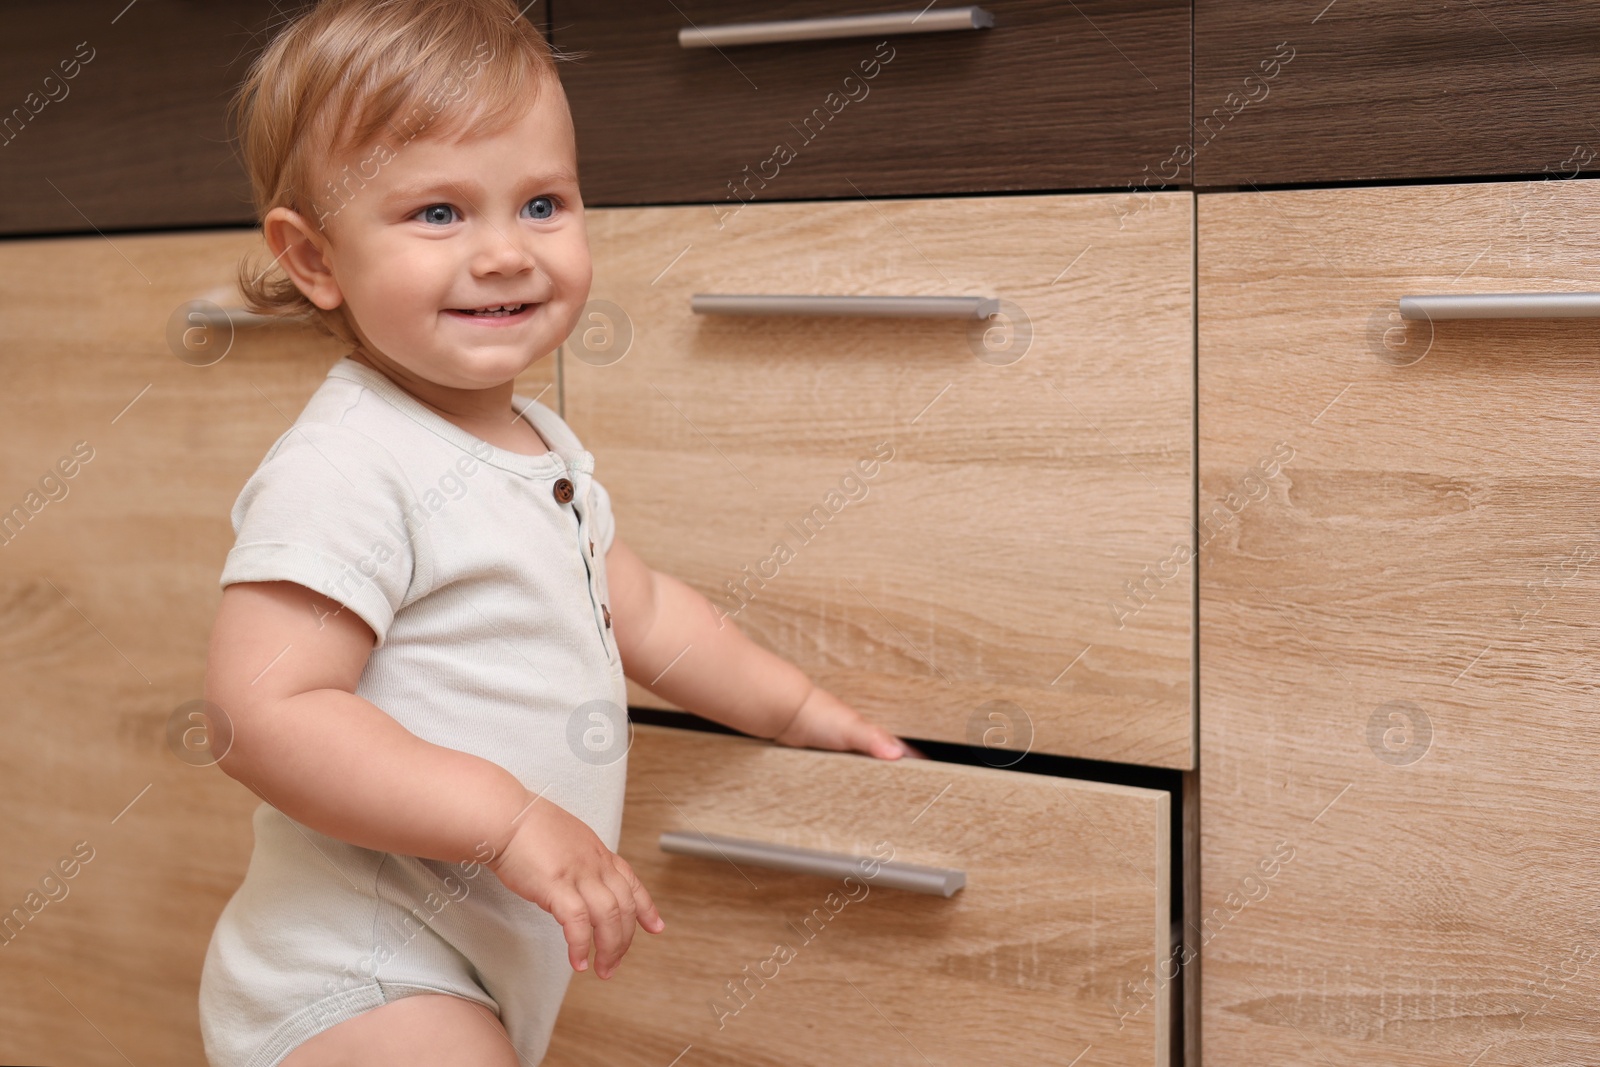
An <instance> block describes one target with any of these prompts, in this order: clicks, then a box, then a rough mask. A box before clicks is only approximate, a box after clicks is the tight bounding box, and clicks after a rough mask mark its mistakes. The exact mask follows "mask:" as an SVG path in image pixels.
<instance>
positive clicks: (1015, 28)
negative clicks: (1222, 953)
mask: <svg viewBox="0 0 1600 1067" xmlns="http://www.w3.org/2000/svg"><path fill="white" fill-rule="evenodd" d="M920 6H921V5H918V4H902V5H899V6H898V7H897V6H896V5H895V4H894V3H889V4H887V5H885V4H882V3H867V4H863V3H860V2H859V0H857V2H853V3H850V2H846V3H840V2H838V0H782V2H776V3H767V4H762V5H760V6H759V8H755V7H752V6H751V5H750V4H743V3H735V2H732V0H697V2H693V3H691V2H687V0H685V2H680V3H677V4H657V3H646V2H642V0H609V2H601V3H583V4H576V3H573V4H568V3H557V4H555V5H554V6H553V8H552V12H551V27H552V29H551V39H552V41H553V42H554V43H555V44H556V45H557V46H558V47H560V48H562V49H563V50H566V51H569V52H571V51H578V52H581V53H583V55H582V58H580V59H578V60H577V61H576V62H572V63H570V64H564V65H563V67H562V81H563V83H564V84H565V85H566V89H567V97H568V99H569V100H570V101H571V104H572V112H573V118H574V120H575V122H576V125H577V133H578V158H579V159H580V160H582V178H583V188H584V200H585V202H586V203H588V204H590V205H591V206H598V205H617V204H652V203H654V204H662V203H681V202H695V203H698V202H709V203H725V204H727V205H729V206H735V205H737V204H738V203H739V202H741V201H749V200H752V199H754V200H758V201H769V200H773V199H782V200H793V199H799V198H803V197H848V198H854V197H858V196H862V195H873V196H875V195H880V194H902V195H903V194H924V193H935V192H982V191H993V190H1002V189H1071V188H1096V187H1097V188H1108V187H1111V188H1122V187H1124V186H1126V185H1127V184H1128V183H1129V182H1131V181H1134V180H1136V179H1137V178H1138V176H1139V175H1140V174H1141V173H1142V170H1143V168H1144V167H1145V166H1146V165H1148V166H1150V167H1151V168H1152V169H1153V168H1154V167H1155V166H1156V165H1157V164H1158V163H1159V162H1160V161H1161V160H1162V159H1164V158H1166V157H1167V156H1168V155H1169V154H1170V152H1171V150H1172V146H1173V145H1175V144H1178V143H1180V142H1182V141H1184V140H1186V139H1187V138H1188V134H1189V80H1190V78H1189V48H1190V34H1189V5H1188V3H1187V2H1184V0H1079V2H1078V3H1076V4H1058V3H1053V2H1050V0H994V2H991V3H985V4H983V5H982V7H983V9H984V10H986V11H988V12H990V13H991V14H992V15H993V17H994V25H993V27H992V28H989V29H978V30H963V31H950V32H939V33H910V34H907V33H899V34H877V35H874V36H869V37H852V38H846V39H833V40H811V41H794V42H787V43H777V44H758V45H748V46H732V45H729V46H726V47H723V48H721V49H714V48H687V49H686V48H683V47H681V46H680V45H679V43H678V31H679V30H680V29H683V28H690V27H698V28H701V29H709V28H711V27H714V26H718V25H722V24H727V23H739V22H748V21H752V20H761V21H766V20H794V19H815V18H819V17H826V16H841V15H859V14H864V13H880V12H883V11H902V10H907V9H909V10H910V11H911V13H913V14H915V12H916V9H917V8H919V7H920ZM1177 180H1178V181H1184V182H1186V181H1187V180H1188V171H1187V169H1186V168H1185V169H1183V170H1182V171H1181V174H1180V176H1179V178H1178V179H1177Z"/></svg>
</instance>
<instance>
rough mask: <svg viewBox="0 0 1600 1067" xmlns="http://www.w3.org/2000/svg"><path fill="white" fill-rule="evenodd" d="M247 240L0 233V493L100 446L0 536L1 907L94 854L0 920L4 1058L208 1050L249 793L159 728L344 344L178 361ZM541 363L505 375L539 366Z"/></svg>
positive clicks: (292, 341) (188, 695)
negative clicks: (76, 452) (274, 450)
mask: <svg viewBox="0 0 1600 1067" xmlns="http://www.w3.org/2000/svg"><path fill="white" fill-rule="evenodd" d="M129 17H132V15H130V16H129ZM256 240H257V239H256V238H255V237H254V236H253V235H252V234H251V233H250V232H246V231H226V232H214V233H206V234H189V235H167V236H159V237H137V238H135V237H124V236H115V237H113V238H112V242H114V243H111V242H107V241H106V240H104V239H103V238H100V237H90V238H81V239H80V238H71V239H64V240H52V241H13V242H6V243H5V244H3V245H0V336H4V337H5V338H6V341H7V343H6V345H5V348H4V351H3V352H0V366H3V371H0V377H3V379H4V381H5V383H6V389H5V390H4V391H3V392H0V510H3V511H6V512H9V510H10V509H11V507H12V506H13V505H16V504H22V503H24V502H25V500H26V496H27V494H28V492H29V491H30V490H31V491H39V490H40V485H39V482H40V479H41V478H42V477H43V476H45V475H46V474H48V473H50V472H51V471H52V470H54V469H56V466H55V465H56V464H57V462H58V460H60V459H61V458H62V457H63V456H70V455H71V454H72V450H73V446H74V444H75V443H76V442H79V441H85V442H87V443H88V446H89V447H90V448H92V449H93V458H92V459H90V460H89V461H88V462H87V463H85V464H81V465H80V466H78V467H77V468H76V470H75V473H74V475H73V476H72V477H71V478H68V479H62V480H61V484H64V486H65V487H66V490H67V492H66V495H65V496H61V497H60V498H59V499H56V500H53V501H50V502H49V503H47V504H45V505H44V506H43V508H42V509H41V510H40V511H39V512H38V513H37V514H34V515H32V516H31V518H29V519H28V521H27V522H26V524H25V525H23V526H22V527H21V529H20V532H17V533H15V534H14V535H13V536H12V539H11V540H10V541H9V542H8V543H5V544H3V545H0V686H3V688H4V691H5V693H6V702H5V723H6V744H5V745H4V747H3V749H0V813H3V814H4V818H3V819H0V917H3V915H4V914H5V913H9V912H10V911H11V909H13V908H15V907H18V906H25V905H26V901H27V894H28V893H29V892H35V893H39V894H40V896H39V897H38V898H36V899H37V900H44V899H48V898H47V897H45V896H44V894H43V893H42V892H41V879H43V878H44V877H45V876H46V875H47V874H48V873H49V872H50V869H51V868H52V867H53V866H54V865H55V864H56V863H57V862H58V861H59V860H61V859H62V858H63V857H70V856H71V854H72V848H73V845H74V844H76V843H77V842H79V841H87V842H88V843H89V848H91V849H92V850H93V853H94V855H93V859H92V860H90V861H89V862H88V863H87V864H82V865H80V867H79V868H78V869H77V871H76V873H75V876H74V877H73V878H71V879H70V880H67V881H65V882H64V885H65V887H66V889H67V893H66V895H65V896H64V897H63V898H62V899H60V900H57V901H52V902H50V903H47V904H44V905H43V907H42V908H41V909H40V910H39V911H38V912H37V914H31V913H30V915H29V917H28V919H27V920H26V921H25V922H20V923H18V924H17V927H16V929H17V930H19V931H20V932H12V931H8V933H10V934H11V936H10V937H9V939H8V940H7V939H0V941H3V944H0V1062H3V1063H72V1064H85V1065H93V1067H100V1065H104V1067H114V1065H122V1067H126V1064H127V1062H128V1060H132V1062H134V1063H137V1064H140V1065H144V1064H154V1063H162V1064H193V1065H196V1067H199V1065H202V1064H203V1063H204V1060H203V1057H202V1054H201V1048H200V1035H199V1027H198V1019H197V1009H196V999H195V998H196V995H197V989H198V986H199V978H200V967H201V963H202V961H203V959H204V955H205V948H206V944H207V942H208V940H209V938H210V936H211V929H212V926H213V925H214V923H215V921H216V918H217V915H218V913H219V912H220V911H221V910H222V906H223V904H224V903H225V902H226V901H227V899H228V897H229V895H230V894H231V893H232V892H233V890H234V888H235V886H236V885H237V884H238V882H239V880H240V879H241V878H242V877H243V875H244V870H245V865H246V862H247V859H248V857H249V853H250V847H251V830H250V821H249V815H250V812H251V811H252V810H253V809H254V807H255V805H256V803H257V801H256V798H255V797H254V796H253V795H251V794H250V793H249V792H247V791H246V790H245V789H244V788H243V787H242V786H239V785H237V784H235V783H234V782H232V781H231V780H229V779H227V778H226V777H224V776H223V775H222V774H221V773H220V772H219V771H217V770H216V769H215V768H205V769H201V768H195V767H191V766H188V765H186V764H184V763H182V762H180V761H179V760H178V759H177V758H176V756H175V755H174V754H173V753H172V752H171V751H170V750H169V749H168V747H167V734H166V731H167V724H168V720H169V718H170V717H171V715H172V713H173V712H174V710H175V709H176V708H178V706H179V705H181V704H183V703H185V702H187V701H190V700H194V699H198V698H199V696H200V694H201V683H202V679H203V676H204V671H205V655H206V646H207V642H208V640H209V636H210V627H211V621H212V618H213V617H214V615H215V612H216V608H217V603H218V600H219V599H220V597H221V591H220V589H219V588H218V587H217V578H218V576H219V575H220V573H221V569H222V562H223V559H224V557H225V556H226V555H227V552H228V549H229V548H230V547H231V546H232V544H233V530H232V527H231V525H230V523H229V517H228V516H229V510H230V509H231V508H232V506H233V503H234V500H235V498H236V497H237V495H238V492H239V489H240V488H241V487H242V486H243V484H244V482H245V479H246V478H247V477H249V475H250V473H251V472H252V471H253V470H254V469H255V467H256V465H257V464H258V463H259V462H260V461H261V457H262V456H263V455H264V454H265V452H266V450H267V448H268V447H269V446H270V445H271V444H272V442H273V441H274V440H275V439H276V438H277V437H278V435H279V434H281V433H282V432H283V431H284V430H285V429H286V428H287V427H288V425H289V423H290V421H292V420H293V419H294V418H295V417H296V416H297V415H298V414H299V412H300V409H301V408H302V407H303V406H304V403H305V401H306V400H307V399H308V398H309V397H310V395H311V393H312V392H313V391H314V390H315V389H316V387H317V385H319V384H320V383H321V381H322V380H323V377H324V376H325V374H326V373H327V368H328V367H329V366H330V365H331V364H332V363H333V361H334V360H335V359H337V358H338V356H339V354H340V350H339V349H338V348H337V347H335V346H334V345H333V344H332V343H331V342H329V341H327V340H324V339H321V338H319V337H318V336H317V335H316V334H314V333H312V332H310V331H309V330H305V329H298V330H297V329H283V328H273V329H268V330H261V331H250V332H241V333H240V334H239V335H238V336H237V338H236V340H235V345H234V348H233V350H232V351H231V352H229V354H228V355H227V356H226V357H225V358H224V359H222V360H221V362H218V363H216V364H214V365H212V366H209V367H196V366H190V365H187V364H185V363H183V362H180V361H179V360H178V359H177V358H176V357H175V356H174V355H173V353H172V351H171V350H170V349H169V348H168V345H167V341H166V324H167V319H168V316H169V314H170V313H171V312H172V311H173V309H175V308H176V307H177V306H178V305H179V304H181V303H183V302H184V301H186V300H188V299H191V298H194V297H197V296H200V295H202V294H205V293H207V292H211V291H212V290H214V289H217V288H222V289H226V287H227V286H228V285H229V284H230V279H231V278H232V275H233V270H234V265H235V263H236V262H237V260H238V258H239V256H240V255H241V254H242V253H244V252H245V251H246V250H247V249H249V248H251V247H253V246H254V245H255V244H256ZM214 298H215V299H217V300H219V301H220V302H224V303H225V302H227V301H226V298H225V297H224V296H223V295H222V294H220V293H219V294H217V295H216V296H215V297H214ZM553 362H554V361H553V360H545V361H543V362H542V363H540V364H536V365H535V367H534V368H532V369H531V370H530V372H529V374H528V375H527V377H526V380H524V381H521V382H519V391H521V392H523V393H524V394H525V395H536V394H537V393H538V392H539V391H540V390H541V389H543V388H545V387H546V386H547V385H549V384H550V379H551V375H552V367H553ZM552 396H553V392H552V393H547V394H546V399H547V400H548V399H550V398H551V397H552ZM51 491H52V492H53V493H56V494H57V495H59V493H60V489H59V488H53V489H52V490H51ZM41 498H44V497H43V493H42V492H41ZM130 804H131V805H132V806H131V807H129V805H130ZM124 809H126V810H124ZM113 820H114V821H113ZM54 884H55V883H52V886H53V885H54ZM45 888H47V889H50V891H51V892H54V893H56V894H57V895H59V894H60V892H61V890H60V889H59V888H52V887H50V886H47V887H45ZM80 1012H81V1014H80ZM91 1024H92V1025H91ZM96 1027H98V1028H99V1032H97V1031H96ZM113 1046H115V1047H113ZM124 1055H126V1056H127V1057H128V1059H124V1058H123V1056H124Z"/></svg>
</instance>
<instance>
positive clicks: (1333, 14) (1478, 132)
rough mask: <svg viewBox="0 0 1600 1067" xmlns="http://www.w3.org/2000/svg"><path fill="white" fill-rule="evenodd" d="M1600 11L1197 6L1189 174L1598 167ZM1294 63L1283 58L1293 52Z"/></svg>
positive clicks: (1380, 3) (1483, 0)
mask: <svg viewBox="0 0 1600 1067" xmlns="http://www.w3.org/2000/svg"><path fill="white" fill-rule="evenodd" d="M1597 51H1600V9H1596V7H1595V6H1594V5H1593V4H1582V3H1571V2H1568V0H1470V2H1468V3H1466V4H1453V3H1439V2H1438V0H1335V2H1334V3H1329V2H1328V0H1320V2H1319V0H1313V2H1312V3H1309V4H1281V3H1280V4H1261V3H1258V4H1248V3H1246V4H1241V3H1238V2H1236V0H1195V5H1194V142H1193V151H1192V153H1179V155H1178V157H1177V158H1179V159H1187V158H1190V156H1191V155H1192V158H1193V160H1194V183H1195V184H1196V185H1200V186H1217V185H1231V186H1244V185H1248V184H1250V183H1254V184H1256V185H1267V184H1269V183H1285V182H1331V181H1345V180H1352V179H1400V178H1447V177H1452V176H1456V175H1468V174H1486V175H1494V174H1544V173H1549V174H1552V175H1557V176H1566V177H1571V176H1572V175H1574V174H1576V173H1577V172H1578V171H1579V170H1591V171H1592V170H1594V169H1596V168H1600V132H1597V131H1596V129H1595V127H1594V126H1593V125H1592V124H1591V123H1590V121H1589V120H1590V118H1591V117H1592V115H1593V113H1594V111H1595V110H1596V107H1597V105H1600V69H1597V68H1596V66H1595V64H1594V62H1593V58H1594V56H1595V54H1596V53H1597ZM1285 57H1288V58H1287V61H1284V59H1285Z"/></svg>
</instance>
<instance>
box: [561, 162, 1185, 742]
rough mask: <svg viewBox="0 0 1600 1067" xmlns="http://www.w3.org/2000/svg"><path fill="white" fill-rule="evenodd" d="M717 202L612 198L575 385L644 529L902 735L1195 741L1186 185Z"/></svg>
mask: <svg viewBox="0 0 1600 1067" xmlns="http://www.w3.org/2000/svg"><path fill="white" fill-rule="evenodd" d="M711 210H712V209H711V208H709V207H694V208H630V209H612V210H602V211H593V212H590V214H589V233H590V243H591V246H592V248H593V251H594V258H595V283H594V288H593V290H592V296H593V297H594V298H595V300H596V301H597V303H596V304H594V305H593V306H592V307H591V312H590V319H589V320H588V321H587V322H586V323H585V324H584V325H582V326H580V328H579V329H578V330H577V331H575V333H574V335H573V336H572V337H571V338H569V339H568V344H567V346H566V347H565V349H564V351H563V356H562V373H563V391H564V404H565V411H566V417H567V419H568V421H569V422H570V423H571V424H572V425H573V426H574V428H575V429H576V430H577V432H578V433H579V435H580V436H581V437H582V439H583V440H584V443H585V445H586V447H588V448H589V449H590V450H591V451H593V452H594V453H595V456H596V462H597V468H596V475H597V476H598V477H599V478H600V480H601V481H602V482H603V483H604V484H605V485H606V487H607V488H608V489H609V490H611V493H612V497H613V502H614V506H615V511H616V514H617V516H618V520H617V521H618V531H619V533H620V535H621V536H622V537H623V539H624V540H626V541H627V542H628V543H629V544H630V545H631V546H632V547H633V548H634V549H635V550H636V551H637V552H639V553H640V555H642V556H643V557H644V559H645V560H646V561H647V562H649V563H650V564H651V565H652V566H654V567H656V568H658V569H661V570H664V571H666V572H668V573H671V574H674V575H677V576H679V577H681V578H683V579H684V580H685V581H687V582H689V583H690V584H691V585H693V586H695V587H696V588H698V589H699V590H700V591H701V592H703V593H704V594H705V595H706V596H707V597H708V598H710V599H711V601H712V603H713V604H714V605H717V606H718V608H719V609H720V610H722V611H725V612H726V613H728V614H729V615H730V616H732V617H733V620H734V622H735V623H737V625H739V626H740V627H741V628H742V629H743V630H744V631H745V632H746V633H748V634H750V635H751V636H752V637H753V638H754V639H755V640H757V641H759V642H761V643H762V644H764V645H766V646H767V647H769V648H771V649H773V650H775V651H777V652H778V653H780V654H782V655H784V656H786V657H788V658H790V659H792V660H794V661H795V662H797V663H799V664H800V665H801V666H802V667H803V668H804V669H805V670H806V671H807V672H808V673H809V674H810V675H811V676H812V677H813V678H814V679H815V680H816V681H817V682H818V683H819V684H821V685H824V686H826V687H827V688H829V689H831V690H833V691H834V692H836V693H838V694H839V695H840V696H841V697H843V698H844V699H845V700H847V701H850V702H851V703H853V704H855V705H856V706H857V707H859V708H861V709H862V710H863V711H864V712H866V713H867V714H869V715H871V716H872V717H873V718H875V719H878V720H880V721H882V722H884V723H885V724H886V725H887V726H888V727H889V728H891V729H893V730H895V731H896V732H898V733H901V734H905V735H909V736H912V737H926V738H936V739H940V740H949V741H956V742H962V743H970V744H993V745H997V746H1002V747H1008V748H1029V747H1031V748H1032V749H1034V750H1037V751H1044V752H1052V753H1061V754H1066V755H1072V756H1082V757H1088V758H1096V759H1106V760H1117V761H1121V762H1127V763H1143V764H1151V765H1159V766H1169V767H1180V768H1187V767H1189V766H1191V762H1192V760H1191V755H1192V750H1191V734H1192V729H1193V727H1192V722H1193V716H1192V711H1191V703H1192V701H1191V687H1190V677H1191V664H1192V655H1191V621H1192V618H1193V604H1192V582H1191V577H1192V568H1190V567H1188V566H1187V565H1186V564H1185V563H1184V562H1183V561H1184V560H1186V559H1187V558H1188V547H1187V546H1188V544H1189V542H1190V540H1191V523H1190V515H1191V508H1192V440H1193V438H1192V430H1193V425H1192V418H1193V402H1192V393H1193V377H1192V375H1193V365H1192V360H1191V350H1192V344H1193V341H1192V329H1191V303H1192V301H1191V292H1190V286H1191V269H1192V260H1191V251H1190V249H1191V228H1192V227H1191V218H1192V216H1191V211H1192V198H1191V197H1190V196H1189V195H1188V194H1185V193H1167V194H1159V195H1157V196H1155V197H1154V198H1153V199H1140V200H1135V199H1134V198H1133V197H1128V196H1107V195H1100V196H1056V197H1007V198H973V199H966V200H943V201H901V202H881V203H859V202H857V203H852V204H827V203H823V204H816V203H803V204H775V205H759V206H751V207H747V208H745V209H744V210H743V211H742V212H740V214H739V215H738V216H737V217H736V218H735V219H733V220H730V221H728V222H727V223H726V225H724V226H723V228H721V229H718V228H717V226H716V222H715V219H714V216H712V214H711ZM1119 227H1121V228H1120V229H1119ZM697 293H698V294H726V293H732V294H752V293H753V294H774V293H776V294H795V293H798V294H811V295H817V294H825V295H832V294H844V295H852V296H861V295H919V296H939V295H945V296H951V295H954V296H973V295H975V296H984V297H994V298H998V299H1000V300H1002V301H1003V302H1004V303H1003V304H1002V309H1003V311H1004V313H1005V315H1004V317H1003V318H1002V319H997V320H995V322H994V324H992V325H990V326H989V327H988V332H987V333H986V332H985V324H984V323H982V322H972V321H969V322H962V321H959V320H936V319H921V320H918V319H906V318H901V319H881V318H880V319H873V318H843V317H835V318H828V317H809V318H808V317H803V316H794V315H788V316H713V315H697V314H693V313H692V312H691V310H690V298H691V296H693V295H694V294H697ZM979 353H982V354H983V358H980V356H979ZM602 364H603V365H602ZM632 696H633V699H634V700H635V701H636V702H637V703H639V704H641V705H644V706H652V707H666V706H670V705H665V704H663V703H662V702H661V701H660V700H659V699H658V698H654V697H651V696H650V695H649V694H646V693H644V691H643V690H642V689H640V688H639V687H637V686H635V687H634V688H633V690H632Z"/></svg>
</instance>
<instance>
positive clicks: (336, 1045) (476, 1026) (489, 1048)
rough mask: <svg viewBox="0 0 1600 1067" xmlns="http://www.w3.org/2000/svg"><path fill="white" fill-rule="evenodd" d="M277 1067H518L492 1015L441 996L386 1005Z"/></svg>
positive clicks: (306, 1045) (316, 1040) (317, 1039)
mask: <svg viewBox="0 0 1600 1067" xmlns="http://www.w3.org/2000/svg"><path fill="white" fill-rule="evenodd" d="M281 1067H518V1065H517V1053H516V1050H515V1049H514V1048H512V1047H511V1041H510V1039H509V1038H507V1037H506V1032H505V1028H504V1027H502V1026H501V1025H500V1020H499V1019H496V1018H495V1017H494V1012H492V1011H490V1010H489V1009H488V1008H485V1007H484V1006H483V1005H482V1004H475V1003H473V1002H472V1001H470V1000H466V999H464V998H462V997H453V996H450V995H449V994H445V993H419V994H416V995H414V996H409V997H403V998H401V999H400V1000H396V1001H391V1002H390V1003H388V1004H385V1005H383V1006H382V1007H379V1008H373V1009H372V1010H371V1011H364V1012H362V1013H361V1014H360V1015H357V1016H356V1017H355V1018H353V1019H346V1020H345V1021H344V1022H342V1023H339V1024H337V1025H335V1026H331V1027H329V1028H328V1029H326V1030H324V1031H323V1032H322V1033H320V1034H318V1035H317V1036H316V1037H313V1038H311V1039H310V1040H309V1041H306V1042H305V1043H304V1044H302V1045H300V1046H299V1047H298V1048H296V1049H295V1050H294V1051H293V1052H291V1053H289V1055H288V1057H287V1058H285V1059H284V1060H283V1062H282V1064H281Z"/></svg>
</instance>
